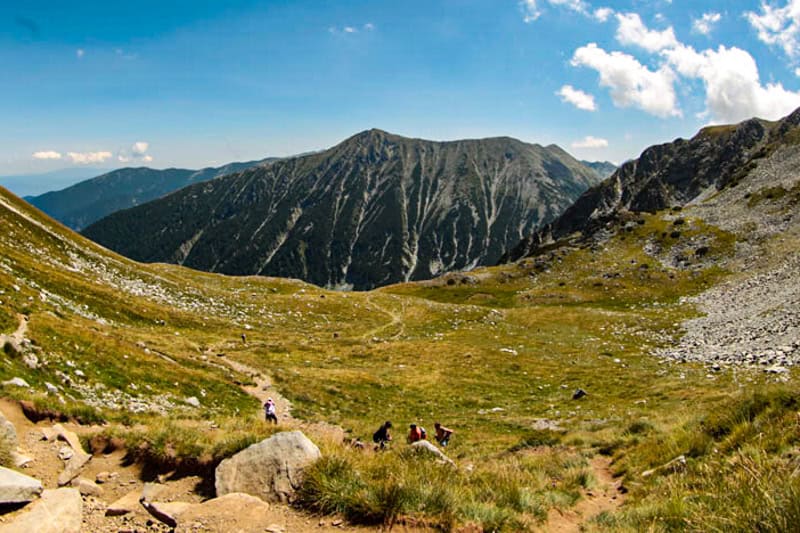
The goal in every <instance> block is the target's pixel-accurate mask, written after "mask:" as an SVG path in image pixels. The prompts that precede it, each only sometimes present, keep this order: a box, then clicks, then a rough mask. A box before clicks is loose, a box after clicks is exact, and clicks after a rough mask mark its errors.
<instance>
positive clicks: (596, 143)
mask: <svg viewBox="0 0 800 533" xmlns="http://www.w3.org/2000/svg"><path fill="white" fill-rule="evenodd" d="M571 146H572V147H573V148H607V147H608V141H607V140H605V139H601V138H599V137H592V136H591V135H587V136H586V137H584V138H583V139H581V140H579V141H575V142H573V143H572V145H571Z"/></svg>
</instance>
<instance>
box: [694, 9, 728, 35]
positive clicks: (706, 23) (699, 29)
mask: <svg viewBox="0 0 800 533" xmlns="http://www.w3.org/2000/svg"><path fill="white" fill-rule="evenodd" d="M721 18H722V15H720V14H719V13H713V12H712V13H703V16H702V17H700V18H699V19H694V20H693V21H692V31H693V32H695V33H699V34H702V35H710V34H711V32H712V31H713V30H714V26H716V25H717V23H718V22H719V21H720V19H721Z"/></svg>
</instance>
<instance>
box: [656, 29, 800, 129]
mask: <svg viewBox="0 0 800 533" xmlns="http://www.w3.org/2000/svg"><path fill="white" fill-rule="evenodd" d="M662 55H663V56H664V57H665V58H666V59H667V61H668V62H669V64H670V65H672V66H673V67H674V68H675V70H677V72H678V73H679V74H680V75H682V76H685V77H687V78H697V79H700V80H702V81H703V84H704V86H705V91H706V107H707V109H706V113H707V114H708V115H710V117H711V119H712V120H713V121H715V122H738V121H740V120H744V119H747V118H750V117H753V116H757V117H761V118H765V119H768V120H775V119H778V118H781V117H783V116H785V115H787V114H788V113H790V112H791V111H792V110H794V109H796V108H797V107H800V92H792V91H787V90H786V89H784V87H783V85H782V84H780V83H768V84H767V85H762V84H761V80H760V76H759V72H758V66H757V65H756V61H755V59H753V56H751V55H750V54H749V53H748V52H746V51H745V50H742V49H740V48H736V47H733V48H726V47H725V46H720V47H719V48H718V49H717V50H710V49H709V50H704V51H703V52H697V51H695V50H694V48H692V47H690V46H685V45H679V46H677V47H675V48H674V49H671V50H665V51H664V52H662Z"/></svg>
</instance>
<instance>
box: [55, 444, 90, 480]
mask: <svg viewBox="0 0 800 533" xmlns="http://www.w3.org/2000/svg"><path fill="white" fill-rule="evenodd" d="M91 459H92V456H91V455H89V454H88V453H83V452H79V451H75V455H73V456H72V458H70V460H69V461H67V464H66V465H65V466H64V471H63V472H61V474H59V475H58V486H59V487H63V486H64V485H67V484H69V482H71V481H72V480H73V479H75V478H76V477H77V476H78V474H80V473H81V471H82V470H83V467H84V466H86V463H88V462H89V461H90V460H91Z"/></svg>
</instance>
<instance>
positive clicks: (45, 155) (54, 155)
mask: <svg viewBox="0 0 800 533" xmlns="http://www.w3.org/2000/svg"><path fill="white" fill-rule="evenodd" d="M33 158H34V159H61V154H60V153H59V152H56V151H54V150H42V151H41V152H33Z"/></svg>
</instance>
